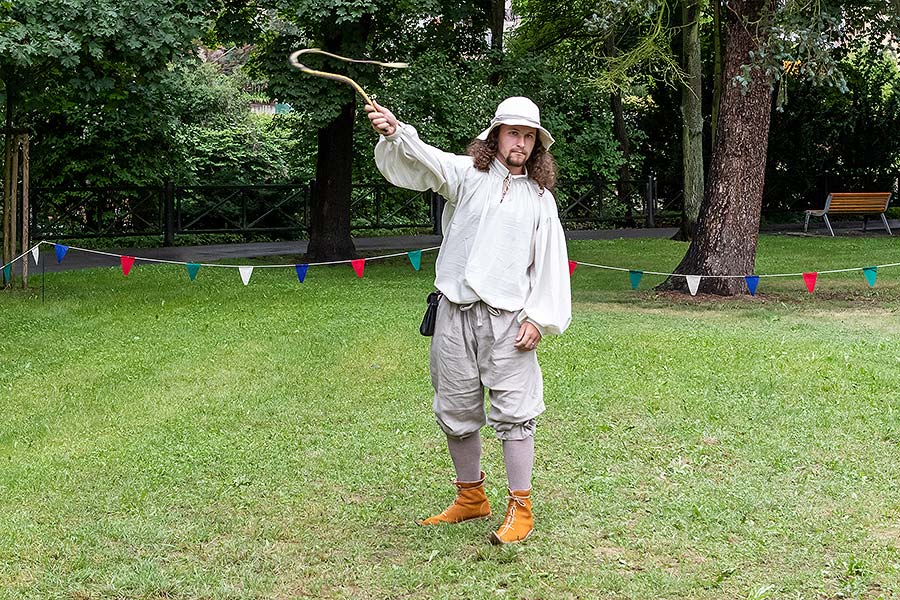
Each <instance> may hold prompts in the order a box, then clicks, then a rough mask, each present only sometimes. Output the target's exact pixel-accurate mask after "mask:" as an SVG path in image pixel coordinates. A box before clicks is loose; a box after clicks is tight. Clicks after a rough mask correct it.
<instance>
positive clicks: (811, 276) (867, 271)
mask: <svg viewBox="0 0 900 600" xmlns="http://www.w3.org/2000/svg"><path fill="white" fill-rule="evenodd" d="M43 244H46V245H49V246H53V247H54V249H55V253H56V260H57V262H62V261H63V259H64V258H65V256H66V253H68V251H69V250H77V251H79V252H87V253H89V254H96V255H100V256H108V257H110V258H118V259H119V261H120V262H121V265H122V272H123V274H124V275H126V276H127V275H128V274H129V273H130V272H131V269H132V266H133V265H134V263H135V262H136V261H142V262H147V263H159V264H170V265H181V266H185V267H187V270H188V275H189V277H190V279H191V281H194V279H195V278H196V276H197V272H198V271H199V270H200V268H201V267H213V268H226V269H238V270H239V272H240V275H241V280H242V281H243V282H244V285H248V284H249V282H250V277H251V275H252V273H253V270H254V269H285V268H290V269H295V270H296V273H297V278H298V279H299V280H300V282H301V283H302V282H303V281H304V279H305V278H306V273H307V270H308V269H309V267H320V266H329V265H340V264H349V265H351V266H352V267H353V270H354V272H355V273H356V275H357V277H362V276H363V273H364V270H365V265H366V262H368V261H376V260H386V259H389V258H396V257H399V256H406V257H407V258H408V259H409V262H410V264H411V265H412V267H413V268H414V269H415V270H416V271H418V270H419V269H420V268H421V261H422V253H423V252H432V251H434V250H439V249H440V246H433V247H430V248H422V249H420V250H411V251H408V252H395V253H392V254H384V255H379V256H372V257H368V258H357V259H345V260H333V261H324V262H312V263H291V264H276V265H266V264H263V265H253V266H250V265H228V264H220V263H198V262H185V261H179V260H170V259H163V258H150V257H143V256H128V255H122V254H115V253H112V252H105V251H102V250H92V249H89V248H79V247H77V246H66V245H63V244H57V243H54V242H47V241H43V240H42V241H40V242H38V243H37V244H36V245H35V246H33V247H32V248H30V249H28V250H26V251H25V252H23V253H22V254H20V255H19V256H17V257H15V258H14V259H12V260H11V261H10V262H8V263H6V264H5V265H3V269H2V272H3V279H4V281H5V282H6V281H9V279H10V275H11V267H12V265H13V264H14V263H15V262H17V261H19V260H21V259H22V258H23V257H25V256H26V255H28V253H29V252H30V253H32V255H33V256H34V261H35V263H37V262H38V256H39V248H40V246H41V245H43ZM579 266H583V267H590V268H595V269H604V270H608V271H618V272H622V273H628V276H629V279H630V282H631V288H632V289H637V288H638V286H639V285H640V281H641V278H642V277H643V275H658V276H660V277H684V278H685V280H686V282H687V284H688V289H689V291H690V293H691V294H692V295H696V293H697V290H698V288H699V285H700V281H701V280H702V279H744V280H745V282H746V285H747V289H748V291H749V292H750V294H751V295H756V289H757V286H758V284H759V280H760V279H761V278H767V277H802V278H803V280H804V283H805V284H806V287H807V289H808V290H809V292H810V293H813V292H814V291H815V286H816V281H817V279H818V276H819V275H823V274H825V275H827V274H833V273H852V272H857V271H860V272H862V273H863V275H865V278H866V282H867V283H868V284H869V286H874V285H875V279H876V277H877V271H878V270H879V269H887V268H891V267H898V266H900V262H895V263H885V264H881V265H872V266H867V267H851V268H844V269H828V270H825V271H809V272H799V273H753V274H749V275H696V274H683V273H667V272H665V271H643V270H640V269H631V268H626V267H616V266H611V265H602V264H596V263H590V262H584V261H575V260H570V261H569V276H573V275H574V273H575V269H576V268H577V267H579Z"/></svg>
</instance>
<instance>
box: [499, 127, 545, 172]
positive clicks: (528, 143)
mask: <svg viewBox="0 0 900 600" xmlns="http://www.w3.org/2000/svg"><path fill="white" fill-rule="evenodd" d="M499 129H500V135H499V136H498V138H497V158H499V159H500V162H502V163H503V164H504V165H505V166H506V168H507V169H509V172H510V173H512V174H513V175H521V174H523V173H524V172H525V161H527V160H528V157H529V156H531V151H532V150H534V143H535V141H536V140H537V129H535V128H534V127H526V126H524V125H501V126H500V128H499Z"/></svg>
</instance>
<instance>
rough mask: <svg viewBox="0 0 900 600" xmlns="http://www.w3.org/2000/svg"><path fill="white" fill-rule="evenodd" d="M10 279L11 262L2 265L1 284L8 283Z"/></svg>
mask: <svg viewBox="0 0 900 600" xmlns="http://www.w3.org/2000/svg"><path fill="white" fill-rule="evenodd" d="M10 279H12V263H9V264H8V265H3V284H4V285H6V284H7V283H9V280H10Z"/></svg>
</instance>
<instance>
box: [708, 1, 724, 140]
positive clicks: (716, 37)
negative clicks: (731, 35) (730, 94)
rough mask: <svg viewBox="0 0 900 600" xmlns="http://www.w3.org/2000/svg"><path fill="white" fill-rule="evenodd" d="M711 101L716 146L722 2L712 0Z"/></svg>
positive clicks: (720, 85) (719, 97)
mask: <svg viewBox="0 0 900 600" xmlns="http://www.w3.org/2000/svg"><path fill="white" fill-rule="evenodd" d="M712 6H713V99H712V110H711V111H710V112H711V113H712V123H711V127H710V129H711V130H712V141H711V143H710V147H713V146H715V145H716V130H717V129H718V126H719V105H720V104H721V103H722V83H723V82H722V42H723V40H722V0H713V2H712Z"/></svg>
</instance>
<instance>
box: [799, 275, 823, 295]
mask: <svg viewBox="0 0 900 600" xmlns="http://www.w3.org/2000/svg"><path fill="white" fill-rule="evenodd" d="M818 276H819V273H818V272H816V273H804V274H803V281H805V282H806V289H808V290H809V293H810V294H812V293H813V292H814V291H815V289H816V277H818Z"/></svg>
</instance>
